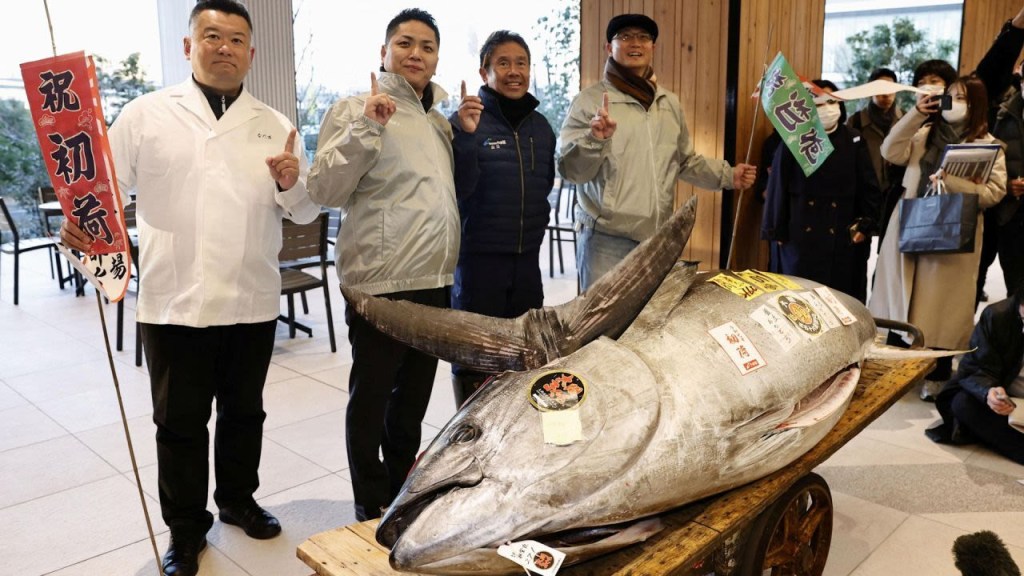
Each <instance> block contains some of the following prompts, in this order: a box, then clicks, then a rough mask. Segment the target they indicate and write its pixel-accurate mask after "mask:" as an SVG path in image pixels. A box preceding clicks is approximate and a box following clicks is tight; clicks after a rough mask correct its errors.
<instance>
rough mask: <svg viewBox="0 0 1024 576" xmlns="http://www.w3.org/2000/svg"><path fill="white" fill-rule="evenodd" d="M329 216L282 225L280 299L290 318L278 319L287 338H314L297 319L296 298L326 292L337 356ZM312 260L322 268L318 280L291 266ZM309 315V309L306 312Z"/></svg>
mask: <svg viewBox="0 0 1024 576" xmlns="http://www.w3.org/2000/svg"><path fill="white" fill-rule="evenodd" d="M328 224H329V216H328V213H327V212H321V213H320V216H319V217H318V218H317V219H316V220H314V221H312V222H310V223H309V224H296V223H294V222H292V221H291V220H288V219H285V220H284V222H283V225H282V235H281V237H282V243H281V252H280V253H279V254H278V260H279V261H280V262H281V295H282V296H285V297H287V299H288V315H287V316H283V315H282V316H278V320H280V321H281V322H284V323H285V324H287V325H288V336H289V337H291V338H295V332H296V331H297V330H298V331H302V332H305V333H306V334H309V336H310V338H312V337H313V329H312V328H310V327H309V326H305V325H303V324H301V323H299V322H298V321H297V320H296V319H295V295H296V294H300V295H305V293H306V291H308V290H313V289H316V288H323V291H324V306H325V308H326V310H327V332H328V334H329V335H330V340H331V352H337V350H338V348H337V344H336V343H335V340H334V317H333V315H332V313H331V293H330V287H329V286H328V284H329V282H328V279H327V228H328ZM309 258H314V259H316V260H317V264H318V265H319V266H320V277H316V276H314V275H312V274H309V273H308V272H304V271H303V270H301V269H296V268H294V267H292V266H291V265H290V264H289V263H293V262H297V261H304V260H307V259H309ZM306 313H307V314H308V313H309V312H308V308H306Z"/></svg>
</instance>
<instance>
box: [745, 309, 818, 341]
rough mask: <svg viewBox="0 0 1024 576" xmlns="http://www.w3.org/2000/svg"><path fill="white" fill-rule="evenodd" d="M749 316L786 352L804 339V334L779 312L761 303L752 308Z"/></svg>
mask: <svg viewBox="0 0 1024 576" xmlns="http://www.w3.org/2000/svg"><path fill="white" fill-rule="evenodd" d="M750 317H751V318H753V319H754V321H755V322H757V323H758V324H760V325H761V327H762V328H764V329H765V330H767V331H768V333H769V334H771V335H772V338H775V341H776V342H778V343H779V346H781V347H782V349H783V350H785V351H786V352H789V351H790V350H791V349H792V348H793V346H796V345H797V343H799V342H801V341H803V340H804V339H805V336H803V335H802V334H801V333H800V331H799V330H797V329H796V328H794V327H793V325H792V324H790V323H789V322H788V321H787V320H786V317H785V316H783V315H782V313H781V312H779V311H778V310H776V309H774V308H769V307H768V306H764V305H762V306H761V307H760V308H758V309H757V310H754V311H753V312H752V313H751V314H750Z"/></svg>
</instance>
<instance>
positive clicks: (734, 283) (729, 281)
mask: <svg viewBox="0 0 1024 576" xmlns="http://www.w3.org/2000/svg"><path fill="white" fill-rule="evenodd" d="M708 282H714V283H715V284H718V285H719V286H721V287H722V288H725V289H726V290H728V291H729V292H732V293H733V294H735V295H737V296H740V297H742V298H744V299H746V300H753V299H754V298H757V297H758V296H761V295H762V294H764V290H761V289H760V288H758V287H757V286H754V285H753V284H751V283H749V282H744V281H743V280H740V279H739V278H733V277H732V276H729V275H727V274H724V273H722V272H719V273H718V274H716V275H714V276H712V277H711V278H709V279H708Z"/></svg>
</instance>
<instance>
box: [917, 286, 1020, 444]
mask: <svg viewBox="0 0 1024 576" xmlns="http://www.w3.org/2000/svg"><path fill="white" fill-rule="evenodd" d="M1019 305H1020V302H1018V301H1017V299H1016V298H1007V299H1006V300H1001V301H999V302H996V303H995V304H992V305H990V306H988V307H987V308H985V309H984V310H983V311H982V312H981V320H980V321H979V322H978V325H977V326H975V327H974V331H973V332H972V333H971V344H970V347H971V348H975V350H974V351H973V352H969V353H967V354H965V355H964V356H963V358H961V359H960V365H959V366H958V367H957V371H956V376H954V377H953V378H952V379H951V380H950V381H949V382H946V385H945V386H943V388H942V392H940V393H939V396H938V398H936V400H935V405H936V407H937V408H938V409H939V414H941V415H942V419H943V420H944V421H945V423H946V424H947V425H952V419H953V416H952V409H951V407H950V404H951V403H952V401H953V397H954V396H956V394H957V392H959V391H961V390H963V391H965V392H967V393H968V394H970V395H971V396H974V397H975V398H976V399H977V400H978V401H979V402H981V403H982V404H987V403H988V391H989V389H990V388H993V387H995V386H1001V387H1003V388H1004V389H1005V388H1007V387H1008V386H1009V385H1010V383H1011V382H1013V380H1014V378H1016V377H1017V375H1018V374H1020V369H1021V364H1022V355H1024V334H1022V333H1021V330H1022V329H1024V323H1022V322H1021V319H1020V315H1019V314H1018V307H1019Z"/></svg>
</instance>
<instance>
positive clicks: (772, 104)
mask: <svg viewBox="0 0 1024 576" xmlns="http://www.w3.org/2000/svg"><path fill="white" fill-rule="evenodd" d="M761 106H763V107H764V113H765V114H766V115H767V116H768V119H769V120H771V122H772V125H774V126H775V129H776V130H778V132H779V136H781V137H782V141H783V142H785V143H786V147H787V148H789V151H790V152H791V153H792V154H793V157H794V158H796V160H797V162H799V163H800V167H801V168H803V171H804V175H805V176H810V175H811V174H813V173H814V171H815V170H817V169H818V168H819V167H820V166H821V165H822V164H824V163H825V159H826V158H828V155H829V154H831V153H832V142H830V141H829V139H828V134H826V133H825V128H824V127H823V126H822V125H821V120H820V119H819V118H818V109H817V107H816V106H815V105H814V98H813V97H812V96H811V93H810V92H809V91H808V90H807V88H805V87H804V85H803V83H802V82H801V81H800V78H799V77H798V76H797V75H796V73H795V72H793V68H791V67H790V65H789V62H786V57H785V56H783V55H782V52H779V53H778V55H777V56H775V60H772V64H771V66H769V67H768V70H767V71H765V73H764V78H762V79H761Z"/></svg>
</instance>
